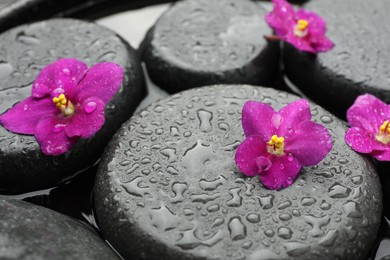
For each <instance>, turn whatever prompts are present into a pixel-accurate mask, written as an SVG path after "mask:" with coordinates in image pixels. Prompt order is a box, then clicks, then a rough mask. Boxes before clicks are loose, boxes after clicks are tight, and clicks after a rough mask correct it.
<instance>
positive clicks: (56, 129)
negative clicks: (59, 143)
mask: <svg viewBox="0 0 390 260" xmlns="http://www.w3.org/2000/svg"><path fill="white" fill-rule="evenodd" d="M65 126H66V125H65V124H56V125H55V126H54V128H53V132H54V133H58V132H60V131H62V130H64V129H65Z"/></svg>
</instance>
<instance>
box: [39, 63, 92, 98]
mask: <svg viewBox="0 0 390 260" xmlns="http://www.w3.org/2000/svg"><path fill="white" fill-rule="evenodd" d="M87 69H88V68H87V65H85V64H84V63H83V62H82V61H79V60H76V59H71V58H69V59H60V60H57V61H56V62H54V63H52V64H50V65H47V66H46V67H45V68H43V69H42V70H41V72H40V73H39V75H38V77H37V78H36V79H35V81H34V84H33V86H32V96H33V97H37V98H41V97H44V96H47V95H51V94H52V91H54V90H56V89H62V90H63V91H64V93H66V95H67V96H68V97H69V98H72V97H73V96H74V94H75V93H74V90H75V87H76V86H77V84H78V83H79V82H80V80H81V79H82V78H83V77H84V76H85V73H86V72H87Z"/></svg>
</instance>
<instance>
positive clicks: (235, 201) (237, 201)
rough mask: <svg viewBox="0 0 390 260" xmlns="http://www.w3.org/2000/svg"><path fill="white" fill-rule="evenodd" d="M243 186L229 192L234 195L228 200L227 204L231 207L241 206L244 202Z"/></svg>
mask: <svg viewBox="0 0 390 260" xmlns="http://www.w3.org/2000/svg"><path fill="white" fill-rule="evenodd" d="M240 191H241V188H233V189H230V190H229V194H230V195H231V196H232V197H231V199H230V200H228V201H227V202H226V205H227V206H229V207H240V206H241V203H242V198H241V196H240V194H239V193H240Z"/></svg>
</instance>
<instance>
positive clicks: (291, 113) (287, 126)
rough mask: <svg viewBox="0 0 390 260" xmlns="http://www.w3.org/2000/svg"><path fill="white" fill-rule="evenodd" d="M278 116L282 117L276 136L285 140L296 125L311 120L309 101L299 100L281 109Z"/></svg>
mask: <svg viewBox="0 0 390 260" xmlns="http://www.w3.org/2000/svg"><path fill="white" fill-rule="evenodd" d="M279 114H280V115H281V117H282V122H281V124H280V127H279V130H278V132H277V133H278V135H279V136H284V137H285V138H287V137H288V136H289V135H290V134H292V133H293V132H294V131H293V130H294V129H295V128H296V127H297V125H299V124H301V123H302V122H305V121H310V120H311V111H310V106H309V101H307V100H305V99H300V100H297V101H295V102H292V103H290V104H288V105H287V106H285V107H283V108H282V109H281V110H280V111H279Z"/></svg>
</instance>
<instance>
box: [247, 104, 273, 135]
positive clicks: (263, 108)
mask: <svg viewBox="0 0 390 260" xmlns="http://www.w3.org/2000/svg"><path fill="white" fill-rule="evenodd" d="M279 124H280V118H278V115H277V113H276V112H275V110H274V109H273V108H272V107H271V106H270V105H268V104H265V103H259V102H255V101H248V102H246V103H245V105H244V107H243V109H242V128H243V130H244V133H245V135H246V136H251V135H260V137H261V138H262V139H263V141H265V142H267V141H269V139H270V138H271V136H272V135H273V134H274V132H275V129H276V128H277V127H279Z"/></svg>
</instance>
